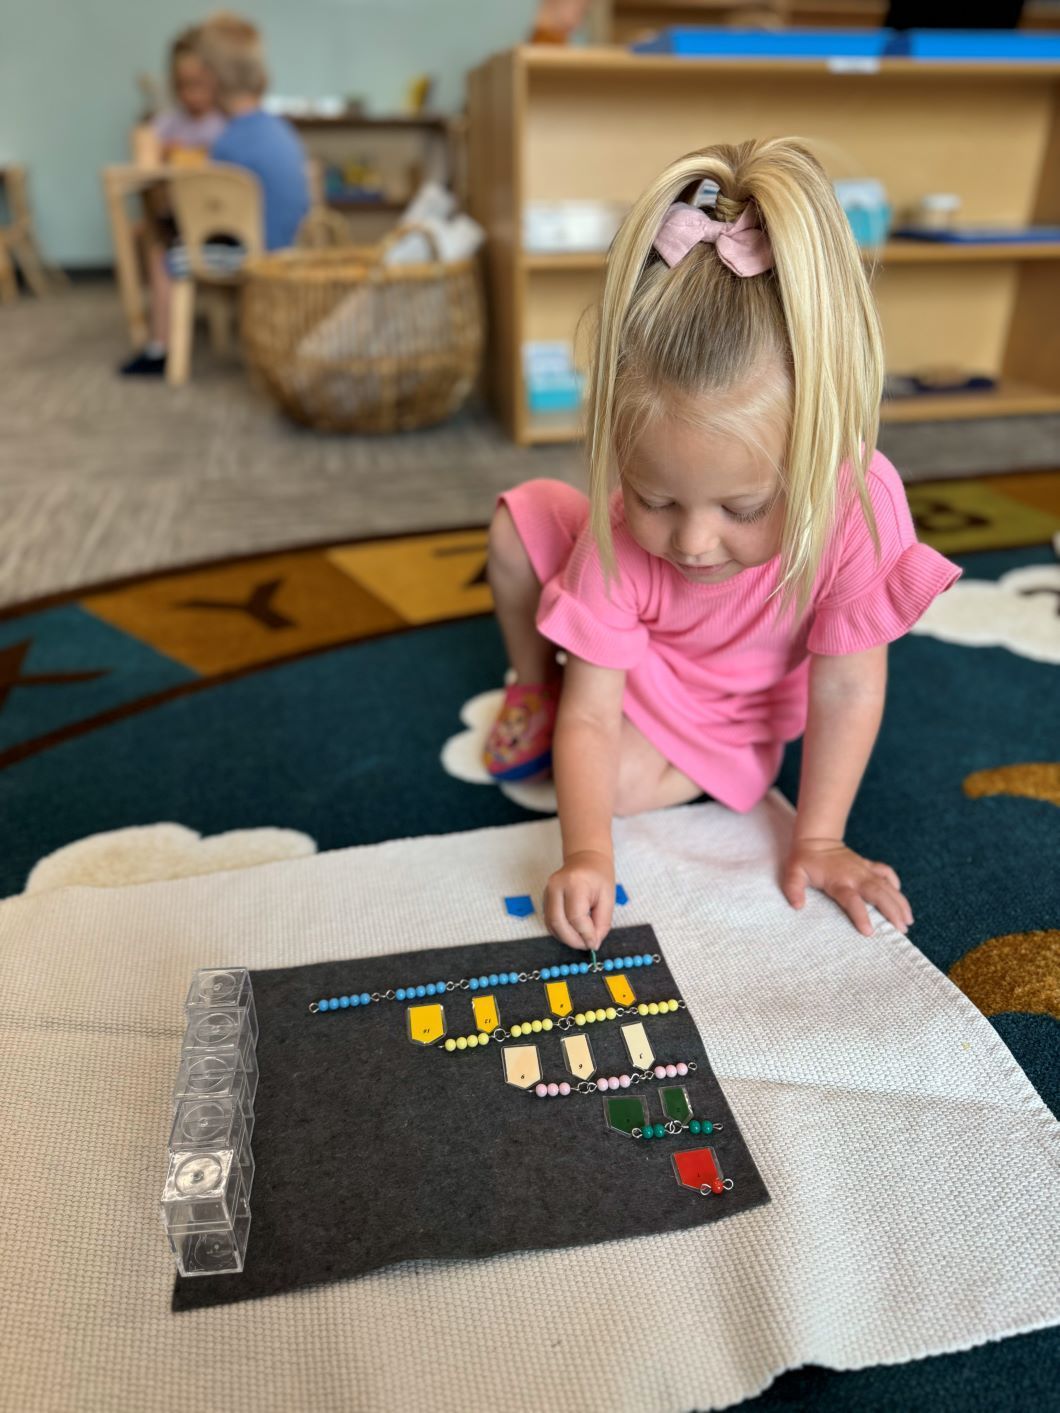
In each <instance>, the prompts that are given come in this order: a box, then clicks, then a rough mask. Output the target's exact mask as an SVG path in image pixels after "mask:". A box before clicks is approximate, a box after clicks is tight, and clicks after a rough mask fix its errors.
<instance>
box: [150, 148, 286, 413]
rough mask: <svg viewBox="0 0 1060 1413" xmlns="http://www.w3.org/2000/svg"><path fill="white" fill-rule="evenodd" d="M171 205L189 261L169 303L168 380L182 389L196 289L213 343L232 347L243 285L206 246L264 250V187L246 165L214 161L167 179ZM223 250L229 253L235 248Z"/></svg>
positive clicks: (245, 256)
mask: <svg viewBox="0 0 1060 1413" xmlns="http://www.w3.org/2000/svg"><path fill="white" fill-rule="evenodd" d="M169 189H170V201H171V204H172V207H173V217H174V220H175V221H176V223H177V230H178V231H179V232H180V238H181V241H182V242H183V245H184V249H185V252H186V254H187V261H188V274H187V276H186V277H181V278H178V279H175V280H174V282H173V295H172V302H171V305H170V333H169V352H168V354H167V356H166V382H167V383H169V384H170V386H171V387H180V386H181V385H182V384H184V383H186V382H187V381H188V375H189V373H190V372H191V347H192V341H193V338H194V332H195V296H196V286H200V285H201V286H202V288H203V293H204V294H205V295H206V300H205V301H204V303H205V308H206V312H207V317H208V318H209V321H210V335H211V339H212V341H213V345H214V347H215V348H216V349H218V350H219V351H223V350H224V349H225V348H226V347H227V346H228V341H229V337H228V336H229V330H230V327H231V315H232V313H233V312H234V300H236V299H238V296H239V293H240V287H241V285H242V282H243V275H242V271H241V270H240V269H239V268H234V267H232V266H231V265H229V264H222V263H219V261H218V260H217V259H216V258H214V255H213V252H212V251H211V250H210V249H209V248H208V247H210V246H211V245H215V243H216V242H217V240H218V237H221V238H223V239H224V240H226V241H227V240H235V241H238V243H239V245H240V246H242V252H243V259H244V260H249V259H250V258H251V257H252V256H256V255H260V254H261V253H262V251H263V250H264V248H265V237H264V229H265V227H264V215H263V207H262V195H261V186H260V185H259V183H258V179H257V177H255V176H254V175H253V173H251V172H248V171H246V170H245V169H244V168H243V167H231V166H227V165H224V164H222V163H214V164H212V165H210V166H208V167H206V168H204V169H203V170H202V171H195V170H187V171H175V172H174V173H173V174H172V176H171V177H170V178H169ZM219 249H220V250H226V249H227V250H228V251H231V250H232V249H233V247H231V246H227V247H226V246H221V247H219Z"/></svg>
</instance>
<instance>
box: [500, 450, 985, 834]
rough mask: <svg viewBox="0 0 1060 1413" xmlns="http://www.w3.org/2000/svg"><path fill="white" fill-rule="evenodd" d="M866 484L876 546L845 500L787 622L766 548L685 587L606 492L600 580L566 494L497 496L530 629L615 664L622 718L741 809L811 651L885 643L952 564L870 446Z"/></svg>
mask: <svg viewBox="0 0 1060 1413" xmlns="http://www.w3.org/2000/svg"><path fill="white" fill-rule="evenodd" d="M868 488H869V496H870V499H871V501H872V506H873V510H874V512H875V515H876V525H877V529H878V532H879V537H880V555H879V557H877V555H876V550H875V547H874V545H873V542H872V537H871V535H870V533H869V529H868V526H867V525H866V524H865V519H864V516H863V514H862V511H861V506H860V503H859V502H858V500H857V498H856V497H851V498H850V503H849V504H848V505H847V507H846V508H845V509H844V511H843V512H842V513H841V515H840V516H839V518H838V520H837V523H836V526H835V529H834V531H833V533H832V536H831V538H830V540H829V542H828V545H827V547H826V550H825V553H824V556H823V557H822V561H821V566H820V569H819V571H818V574H817V580H816V583H815V584H814V588H813V595H812V598H811V601H810V605H809V608H808V610H807V612H806V614H805V615H804V617H803V618H802V619H801V621H799V622H798V623H795V622H793V620H792V617H791V615H790V614H788V615H786V616H784V617H781V616H780V615H779V614H778V611H777V607H776V600H775V599H772V598H771V597H770V595H771V594H772V593H773V590H774V589H775V588H776V587H777V584H778V581H779V577H780V558H779V556H777V557H776V558H774V559H771V560H769V561H768V562H767V563H766V564H762V565H759V566H758V567H757V568H753V569H745V570H743V571H742V572H741V573H739V574H737V575H736V576H735V577H734V578H732V579H728V580H724V581H723V582H721V583H718V584H696V583H690V582H689V581H688V580H686V579H685V578H683V577H682V575H681V574H679V573H678V571H677V570H676V569H675V568H674V567H673V566H672V565H671V564H669V563H668V562H667V561H666V560H663V559H658V558H656V557H655V556H654V555H650V554H648V553H646V552H645V551H644V550H642V549H641V548H640V546H639V545H638V544H637V543H636V541H635V540H634V539H633V537H632V535H631V534H630V532H629V530H628V528H627V527H626V523H625V519H624V516H623V510H622V499H621V496H616V497H615V502H614V509H613V512H612V524H613V531H614V544H615V557H616V562H617V567H618V574H617V575H616V576H615V577H614V578H613V579H612V581H611V585H610V590H608V589H607V588H606V587H605V582H604V573H603V567H602V565H601V563H600V557H599V552H598V551H597V548H596V543H595V541H594V540H593V538H592V535H591V533H590V531H589V528H588V515H589V505H588V501H587V499H586V497H585V496H584V495H582V493H581V492H580V491H576V490H574V489H573V488H572V487H570V486H566V485H564V484H563V483H562V482H558V481H544V480H542V481H528V482H526V483H525V484H524V485H522V486H518V487H517V488H516V489H515V490H513V491H509V492H507V493H506V494H505V495H504V496H502V497H501V501H502V503H503V504H504V505H506V506H507V508H508V510H509V512H510V513H511V516H512V519H513V520H514V522H515V526H516V529H517V531H518V533H519V537H520V539H521V540H522V542H523V544H524V545H525V547H526V551H527V553H528V555H529V556H530V562H531V564H532V565H533V567H534V571H535V573H536V574H537V577H538V578H539V579H540V580H541V583H542V585H543V588H542V593H541V603H540V606H539V608H538V615H537V626H538V628H539V629H540V631H541V633H542V634H543V635H544V636H545V637H546V638H548V639H549V641H550V642H553V643H555V644H556V645H557V646H558V647H561V648H564V649H566V651H567V652H570V653H574V654H575V655H576V656H577V657H580V658H583V659H584V660H585V661H586V662H591V663H595V664H596V665H597V666H599V667H610V668H620V669H622V670H623V671H625V673H626V691H625V698H624V701H623V711H624V713H625V715H626V716H627V717H628V718H629V719H630V721H632V722H633V724H634V725H635V726H636V727H638V728H639V730H640V731H641V732H642V733H643V734H644V735H645V736H646V737H647V738H648V740H649V741H651V742H652V743H653V745H655V746H656V747H657V748H658V750H659V751H660V752H661V753H662V754H663V755H664V756H665V757H666V759H667V760H668V761H670V762H671V764H673V765H675V766H676V767H677V768H678V769H679V770H681V771H683V772H684V773H685V774H686V775H687V776H689V778H690V779H691V780H693V781H695V783H696V784H697V785H699V786H700V787H701V788H702V789H703V790H705V791H706V792H707V793H708V794H710V795H712V796H713V797H714V798H715V799H716V800H720V801H722V803H724V804H726V805H729V806H731V807H732V808H733V809H736V810H749V809H751V808H752V807H753V806H754V805H755V804H757V803H758V801H759V800H760V799H761V798H762V796H763V795H764V794H765V793H766V791H767V790H768V789H769V787H770V786H771V785H772V783H773V781H774V780H775V779H776V776H777V772H778V770H779V769H780V762H781V757H782V755H783V751H784V744H785V742H787V741H792V740H795V739H796V738H797V737H798V736H800V735H801V734H802V732H803V731H804V730H805V727H806V711H807V699H808V684H809V664H810V654H811V653H820V654H824V655H828V656H831V655H840V654H844V653H857V652H863V651H865V650H866V649H868V648H873V647H877V646H879V645H880V644H881V643H890V642H893V641H894V639H896V638H900V637H901V636H902V635H903V634H904V633H906V632H907V631H908V630H909V628H910V627H911V626H912V625H913V624H914V623H915V622H916V621H917V619H918V618H919V617H920V615H921V614H922V613H923V612H924V610H925V609H926V608H927V606H928V604H930V603H931V601H932V600H933V599H934V598H936V597H937V596H938V595H939V594H940V593H942V592H943V590H945V589H948V588H949V587H950V585H951V584H952V583H953V582H954V581H955V580H956V579H957V578H958V577H959V575H960V572H961V571H960V570H959V569H958V568H957V566H956V565H955V564H951V563H950V561H949V560H948V559H945V558H943V556H942V555H941V554H939V553H938V552H937V551H936V550H933V549H930V548H929V547H928V546H927V545H922V544H920V543H919V542H918V541H917V538H916V532H915V531H914V529H913V522H912V517H911V516H910V514H909V506H908V503H907V501H906V497H905V490H904V488H903V486H902V482H901V479H900V477H899V475H898V473H897V471H895V469H894V467H893V466H892V465H891V463H890V462H889V461H888V460H887V458H886V457H884V456H881V455H879V454H877V455H876V456H874V457H873V459H872V462H871V464H870V466H869V473H868Z"/></svg>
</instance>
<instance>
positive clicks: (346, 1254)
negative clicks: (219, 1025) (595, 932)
mask: <svg viewBox="0 0 1060 1413" xmlns="http://www.w3.org/2000/svg"><path fill="white" fill-rule="evenodd" d="M659 950H660V949H659V944H658V941H657V939H656V937H655V934H654V932H653V931H652V929H651V928H650V927H647V926H639V927H627V928H619V929H616V930H615V931H614V932H612V933H611V935H610V937H609V938H608V942H607V951H606V953H602V954H601V960H603V959H604V957H605V956H612V957H626V956H629V955H631V954H635V953H640V954H643V953H651V954H656V955H658V954H659ZM575 959H576V958H575V956H574V954H572V953H571V952H570V951H569V950H567V949H566V948H564V947H561V946H560V945H559V943H557V942H555V941H554V940H553V939H551V938H544V937H543V938H535V939H532V940H529V941H507V942H497V943H491V944H488V945H481V944H479V945H475V946H466V947H451V948H445V949H432V950H431V951H425V952H409V953H405V954H403V955H398V956H389V957H371V958H366V959H363V960H357V961H348V962H325V963H321V964H318V965H314V966H302V967H288V968H283V969H280V970H273V971H259V972H255V973H254V974H253V981H254V997H255V1003H256V1006H257V1012H258V1019H259V1023H260V1027H261V1034H260V1038H259V1041H258V1063H259V1067H260V1071H261V1080H260V1085H259V1089H258V1095H257V1100H256V1102H255V1106H254V1108H255V1114H256V1127H255V1130H254V1140H253V1147H254V1155H255V1159H256V1162H257V1175H256V1177H255V1180H254V1188H253V1192H252V1193H251V1200H250V1206H251V1212H252V1221H251V1229H250V1242H249V1247H248V1251H247V1259H246V1266H245V1269H244V1271H243V1272H242V1274H241V1275H234V1276H233V1275H227V1276H216V1277H208V1278H204V1277H198V1278H195V1279H188V1280H181V1279H178V1280H177V1283H176V1287H175V1290H174V1294H173V1309H174V1310H176V1311H180V1310H190V1309H197V1308H199V1307H202V1306H208V1305H219V1304H228V1303H230V1302H233V1301H240V1300H248V1299H253V1298H256V1297H258V1296H265V1295H279V1294H282V1293H283V1292H285V1291H290V1290H297V1289H301V1288H303V1287H307V1286H314V1285H320V1284H324V1283H327V1282H329V1281H336V1280H345V1279H349V1278H351V1277H355V1276H359V1275H362V1274H364V1273H365V1272H367V1271H371V1270H374V1269H376V1268H378V1267H381V1266H387V1265H391V1264H393V1263H395V1262H399V1261H409V1260H416V1259H425V1258H429V1259H435V1260H453V1259H460V1258H468V1257H486V1256H495V1255H499V1254H501V1253H503V1252H508V1251H523V1250H532V1249H550V1248H555V1247H565V1246H579V1245H588V1244H591V1243H596V1242H605V1241H613V1240H616V1239H620V1238H624V1237H635V1236H646V1235H650V1234H653V1233H657V1232H667V1231H679V1230H683V1229H685V1228H688V1227H695V1226H700V1225H703V1224H705V1223H708V1222H715V1221H718V1220H720V1219H722V1218H724V1217H727V1216H731V1215H733V1214H734V1213H737V1212H742V1211H746V1210H747V1209H749V1208H751V1207H757V1206H759V1205H760V1204H762V1203H764V1202H768V1201H769V1194H768V1192H767V1191H766V1188H765V1185H764V1183H763V1181H762V1178H761V1176H760V1175H759V1173H758V1170H757V1168H756V1167H755V1163H754V1160H753V1159H752V1157H751V1155H750V1153H749V1151H748V1149H747V1146H746V1144H745V1143H744V1141H743V1139H742V1137H741V1135H740V1132H739V1129H738V1127H737V1124H736V1121H735V1119H734V1117H733V1114H732V1112H731V1110H730V1109H729V1106H728V1104H727V1103H726V1100H725V1096H724V1094H723V1093H722V1090H721V1087H720V1086H719V1084H718V1081H717V1080H716V1079H715V1077H714V1073H713V1070H712V1069H711V1067H710V1062H709V1060H708V1059H707V1055H706V1052H705V1050H704V1048H703V1044H702V1042H701V1040H700V1038H699V1035H698V1032H697V1029H696V1025H695V1022H694V1020H693V1018H692V1016H691V1015H690V1014H689V1012H688V1011H687V1010H679V1011H676V1012H671V1013H670V1014H667V1015H658V1016H649V1017H644V1018H642V1017H639V1016H633V1017H631V1018H630V1019H631V1020H632V1021H633V1022H636V1021H638V1020H640V1021H642V1023H643V1024H644V1026H645V1030H646V1033H647V1035H648V1038H649V1040H650V1042H651V1045H652V1047H653V1049H654V1052H655V1058H656V1062H659V1063H664V1064H665V1063H676V1062H678V1061H683V1062H688V1061H693V1060H694V1061H695V1062H696V1066H697V1068H696V1070H695V1072H694V1073H692V1074H689V1075H688V1076H687V1077H686V1078H683V1079H676V1080H669V1081H667V1083H670V1084H683V1085H684V1086H685V1087H686V1088H687V1091H688V1097H689V1100H690V1101H691V1104H692V1108H693V1111H694V1114H695V1115H696V1116H697V1117H698V1118H700V1119H708V1120H710V1121H712V1122H713V1123H718V1122H719V1121H720V1123H721V1125H722V1127H721V1128H720V1130H719V1131H717V1132H715V1133H713V1134H712V1135H711V1136H710V1137H709V1138H707V1137H693V1136H692V1135H691V1134H689V1133H684V1134H681V1135H680V1136H677V1137H666V1138H661V1139H653V1140H651V1141H650V1142H649V1141H644V1140H640V1139H634V1138H630V1137H626V1136H623V1135H621V1134H618V1133H615V1132H612V1131H611V1130H610V1129H609V1127H608V1125H607V1123H606V1119H605V1113H604V1104H605V1096H604V1095H602V1094H600V1093H582V1094H579V1093H577V1092H574V1093H572V1094H571V1095H570V1096H569V1097H566V1098H564V1097H557V1098H548V1099H541V1098H537V1097H536V1096H535V1095H534V1093H533V1092H532V1091H530V1092H529V1093H525V1092H522V1091H520V1090H519V1089H517V1088H514V1087H512V1086H511V1085H509V1084H506V1083H505V1082H504V1077H503V1073H502V1051H503V1049H504V1048H505V1046H504V1045H501V1044H499V1043H491V1044H489V1045H487V1046H485V1047H483V1048H481V1049H474V1050H467V1051H463V1052H456V1053H446V1052H445V1051H444V1050H443V1049H442V1048H441V1047H428V1048H424V1047H423V1046H420V1045H415V1044H412V1043H411V1042H410V1041H409V1039H408V1034H407V1024H406V1009H407V1007H406V1005H405V1004H402V1003H400V1002H397V1001H393V1002H380V1003H378V1004H373V1005H369V1006H366V1007H363V1008H361V1007H357V1008H350V1009H345V1010H339V1011H335V1012H330V1011H329V1012H326V1013H322V1014H316V1015H313V1014H310V1013H309V1011H308V1005H309V1003H310V1002H311V1001H313V1000H315V999H318V998H327V997H331V996H337V995H341V994H344V993H345V994H349V993H360V992H369V993H371V992H374V991H385V990H387V989H388V988H393V989H397V988H398V987H403V986H407V985H409V984H415V983H426V982H432V981H433V982H437V981H441V980H443V979H444V980H458V979H459V978H462V977H473V976H474V977H477V976H479V975H481V974H484V973H488V974H495V973H497V972H501V971H515V972H530V971H534V970H538V969H540V968H543V967H551V966H556V965H559V964H562V963H568V964H569V963H570V962H571V961H573V960H575ZM627 975H628V977H629V979H630V982H631V984H632V986H633V989H634V991H635V993H636V1000H637V1002H652V1001H661V1000H668V999H670V998H678V999H680V993H679V992H678V990H677V987H676V985H675V983H674V980H673V977H672V975H671V973H670V970H669V967H668V966H667V964H666V961H665V958H662V959H661V960H660V962H659V963H657V964H655V965H653V966H650V967H649V966H644V967H640V968H634V969H631V970H629V971H628V972H627ZM566 980H567V982H568V985H569V987H570V995H571V1000H572V1002H573V1006H574V1009H575V1011H578V1010H585V1009H587V1008H590V1007H592V1008H593V1009H596V1008H599V1007H607V1006H610V1005H612V1004H613V1002H612V999H611V997H610V995H609V993H608V991H607V988H606V986H605V982H604V979H603V975H601V974H599V973H597V974H592V973H590V974H589V975H578V976H575V977H570V978H567V979H566ZM474 994H476V993H472V992H467V991H454V992H450V993H448V994H447V995H446V996H445V997H444V998H438V999H441V1000H442V1002H443V1004H444V1007H445V1016H446V1023H447V1029H448V1033H449V1035H451V1036H455V1035H458V1034H460V1035H463V1034H467V1033H471V1032H473V1031H474V1030H475V1025H474V1019H473V1014H472V1007H471V997H472V995H474ZM488 994H492V995H494V996H495V997H496V998H497V1001H498V1005H499V1008H500V1021H501V1024H502V1026H505V1027H511V1026H512V1025H513V1024H515V1023H518V1022H522V1021H529V1020H531V1019H534V1018H538V1017H544V1016H547V1015H548V1014H549V1007H548V1004H547V1000H546V996H545V985H544V982H541V981H535V982H531V981H528V982H525V983H523V984H517V985H508V986H497V987H490V988H488ZM432 999H433V998H425V999H424V1000H422V1001H417V1002H415V1004H429V1003H430V1001H431V1000H432ZM562 1033H563V1032H561V1031H560V1030H559V1029H558V1028H553V1030H552V1031H551V1032H549V1033H541V1034H534V1035H532V1036H530V1037H527V1039H526V1040H525V1041H524V1040H522V1039H520V1040H516V1041H510V1042H508V1043H509V1044H519V1043H534V1044H536V1045H537V1046H538V1053H539V1056H540V1061H541V1069H542V1071H543V1079H544V1080H546V1081H553V1082H556V1081H563V1080H567V1081H571V1080H572V1076H571V1075H569V1074H568V1073H567V1071H566V1067H565V1065H564V1061H563V1055H562V1051H561V1047H560V1039H561V1035H562ZM567 1033H568V1034H579V1033H584V1034H586V1035H588V1037H589V1040H590V1044H591V1047H592V1051H593V1055H594V1057H595V1060H596V1073H597V1074H598V1075H619V1074H623V1073H626V1072H628V1071H629V1070H630V1069H631V1068H632V1066H631V1062H630V1058H629V1055H628V1053H627V1052H626V1048H625V1044H624V1041H623V1037H622V1034H621V1023H620V1022H618V1021H607V1022H604V1023H599V1024H594V1025H591V1026H587V1027H585V1029H584V1031H580V1030H578V1029H577V1028H575V1029H572V1030H570V1031H568V1032H567ZM663 1087H664V1085H663V1084H660V1083H659V1082H657V1081H653V1082H649V1083H645V1084H641V1085H637V1086H632V1087H630V1088H629V1089H628V1090H619V1091H617V1092H613V1093H612V1092H609V1095H608V1096H607V1097H608V1098H617V1097H623V1096H625V1097H628V1096H629V1095H641V1096H646V1097H647V1099H648V1112H649V1115H650V1116H651V1119H652V1120H653V1121H654V1122H661V1121H662V1120H663V1119H664V1117H665V1116H664V1114H663V1111H662V1101H661V1093H660V1091H661V1090H662V1088H663ZM705 1146H710V1147H713V1148H714V1150H715V1151H716V1153H717V1156H718V1159H719V1160H720V1163H721V1166H722V1168H723V1171H724V1174H725V1176H726V1178H731V1180H732V1188H731V1190H728V1191H726V1192H724V1193H723V1194H721V1195H718V1196H714V1195H710V1196H700V1195H699V1194H698V1193H696V1192H694V1191H691V1190H689V1189H688V1188H685V1187H681V1186H679V1185H678V1183H677V1181H676V1179H675V1176H674V1169H673V1165H672V1161H671V1160H672V1156H673V1154H674V1153H675V1152H681V1151H685V1150H690V1149H695V1148H702V1147H705Z"/></svg>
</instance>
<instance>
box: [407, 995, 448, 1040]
mask: <svg viewBox="0 0 1060 1413" xmlns="http://www.w3.org/2000/svg"><path fill="white" fill-rule="evenodd" d="M405 1014H406V1015H407V1016H408V1025H409V1039H410V1040H411V1041H412V1043H413V1044H414V1045H433V1044H434V1042H435V1041H436V1040H441V1038H442V1036H443V1035H444V1034H445V1011H444V1010H443V1009H442V1008H441V1006H439V1005H438V1003H437V1002H435V1003H434V1005H431V1006H410V1007H409V1008H408V1010H407V1011H406V1012H405Z"/></svg>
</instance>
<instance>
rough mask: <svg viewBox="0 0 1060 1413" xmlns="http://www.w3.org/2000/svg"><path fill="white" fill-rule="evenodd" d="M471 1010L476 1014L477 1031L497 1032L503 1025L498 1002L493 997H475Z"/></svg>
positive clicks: (472, 999)
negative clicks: (501, 1024)
mask: <svg viewBox="0 0 1060 1413" xmlns="http://www.w3.org/2000/svg"><path fill="white" fill-rule="evenodd" d="M471 1009H472V1010H473V1011H474V1012H475V1029H476V1030H496V1029H497V1027H498V1026H499V1025H500V1023H501V1018H500V1014H499V1012H498V1010H497V1001H496V998H495V997H493V996H473V997H472V998H471Z"/></svg>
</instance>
